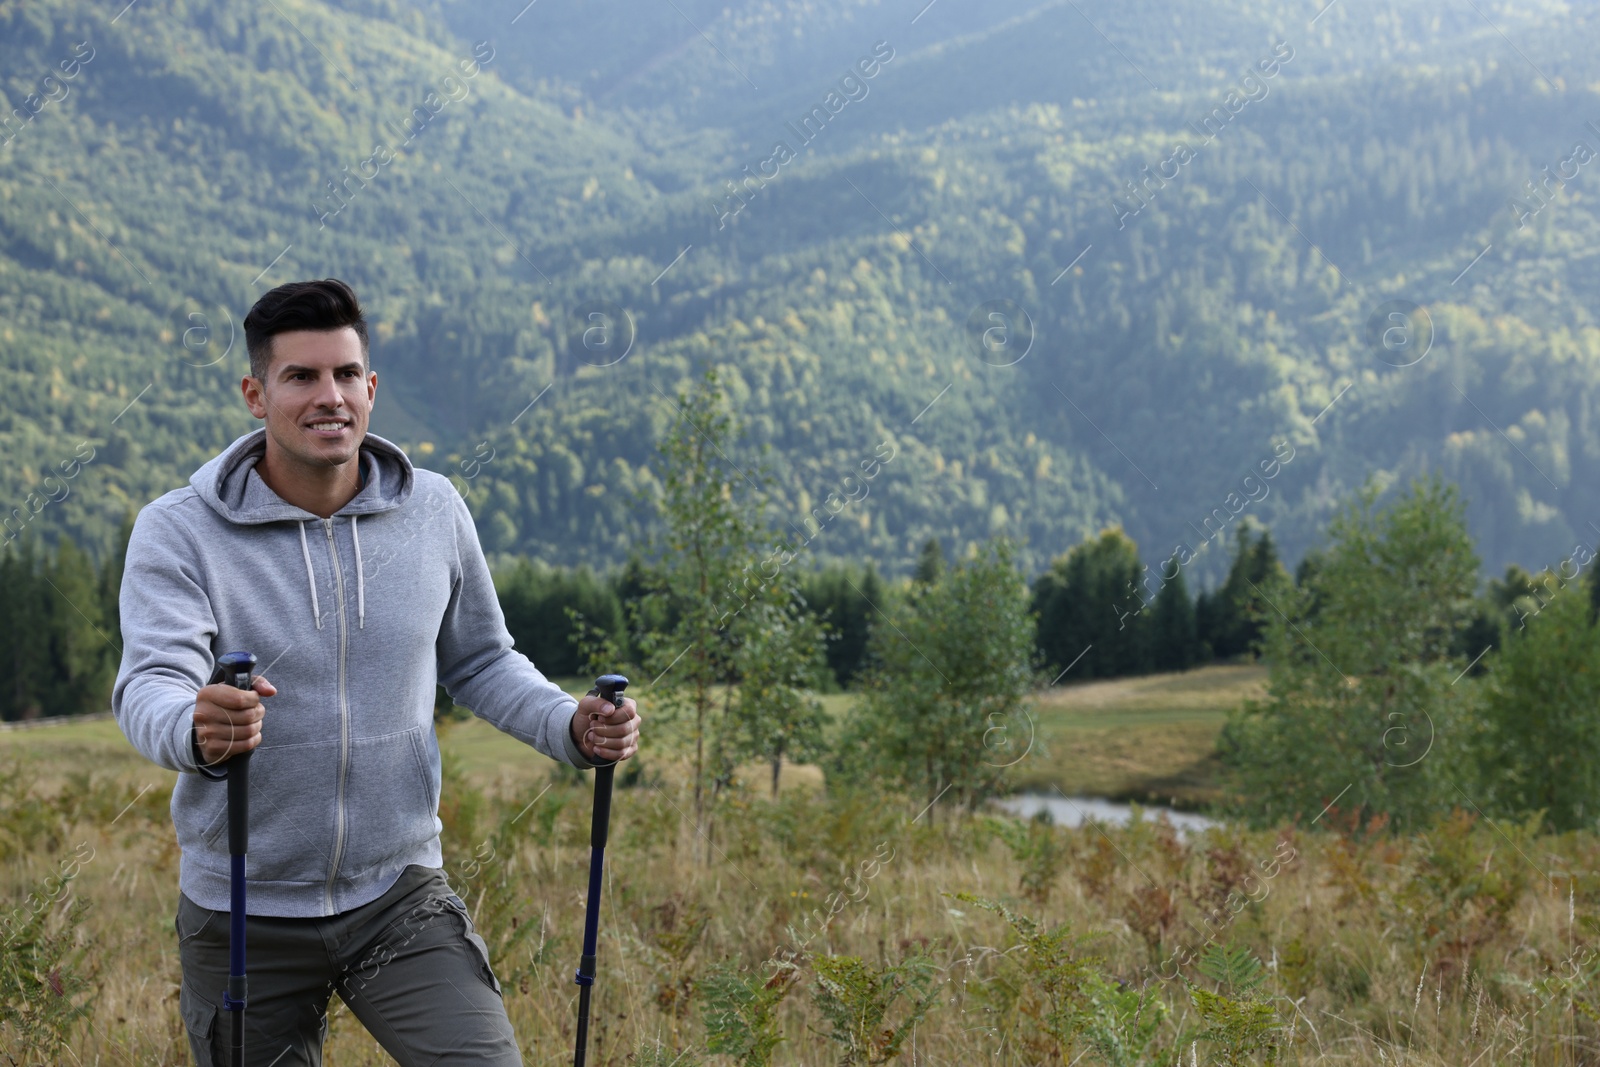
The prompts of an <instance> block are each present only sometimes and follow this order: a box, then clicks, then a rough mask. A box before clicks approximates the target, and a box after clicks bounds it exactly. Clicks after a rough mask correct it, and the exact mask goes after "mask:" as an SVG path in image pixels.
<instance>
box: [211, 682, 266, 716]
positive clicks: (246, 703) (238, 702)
mask: <svg viewBox="0 0 1600 1067" xmlns="http://www.w3.org/2000/svg"><path fill="white" fill-rule="evenodd" d="M214 688H215V691H214V692H213V693H212V694H211V695H210V696H208V697H207V698H206V699H207V700H208V701H210V702H211V703H212V704H215V705H216V706H217V707H219V708H224V709H226V710H228V711H243V710H244V709H245V708H253V707H255V706H256V705H258V704H260V703H261V694H260V693H257V692H256V691H255V690H253V689H235V688H234V687H233V686H231V685H218V686H216V687H214Z"/></svg>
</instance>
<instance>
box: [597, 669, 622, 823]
mask: <svg viewBox="0 0 1600 1067" xmlns="http://www.w3.org/2000/svg"><path fill="white" fill-rule="evenodd" d="M594 687H595V690H596V692H597V693H598V694H599V696H600V698H601V699H602V700H604V701H606V702H607V703H609V704H611V705H612V706H613V707H618V708H620V707H622V691H623V690H625V689H627V688H628V679H626V678H624V677H623V676H622V675H620V674H602V675H601V676H600V677H599V678H597V679H596V680H595V683H594ZM616 767H617V765H616V762H615V761H608V762H602V763H599V764H598V765H597V766H596V767H595V771H594V818H593V819H592V820H591V821H590V823H589V847H590V848H605V847H606V838H607V837H608V836H609V833H610V827H611V779H612V776H613V775H614V774H615V773H616Z"/></svg>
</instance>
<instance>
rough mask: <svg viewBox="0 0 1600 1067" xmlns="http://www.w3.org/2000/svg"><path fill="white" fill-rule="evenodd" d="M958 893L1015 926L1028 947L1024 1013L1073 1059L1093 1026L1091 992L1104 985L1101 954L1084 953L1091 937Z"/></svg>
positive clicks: (1022, 958) (1024, 955) (1025, 952)
mask: <svg viewBox="0 0 1600 1067" xmlns="http://www.w3.org/2000/svg"><path fill="white" fill-rule="evenodd" d="M954 896H955V899H957V900H961V901H965V902H966V903H968V904H973V905H976V906H977V907H980V908H982V909H984V910H985V911H990V912H993V913H994V914H996V915H998V916H1000V917H1001V918H1002V919H1004V920H1005V921H1006V923H1007V924H1008V925H1009V926H1010V927H1011V930H1012V933H1013V934H1014V935H1015V936H1016V938H1017V941H1018V942H1019V943H1020V945H1021V947H1022V948H1023V952H1022V954H1021V956H1020V959H1019V965H1020V967H1021V969H1022V972H1023V976H1024V978H1025V980H1026V982H1027V988H1028V994H1029V996H1028V997H1027V998H1025V999H1024V1001H1023V1002H1022V1004H1021V1005H1020V1006H1019V1011H1020V1012H1021V1014H1023V1015H1025V1016H1030V1017H1032V1018H1033V1019H1034V1020H1035V1022H1036V1023H1037V1024H1038V1026H1039V1028H1040V1029H1042V1030H1043V1031H1044V1032H1045V1034H1046V1035H1048V1037H1049V1038H1050V1039H1051V1040H1052V1041H1054V1042H1055V1044H1056V1046H1057V1049H1058V1050H1059V1051H1060V1053H1061V1055H1062V1057H1063V1058H1065V1059H1068V1060H1070V1059H1071V1056H1070V1049H1071V1046H1072V1043H1073V1041H1074V1040H1076V1039H1077V1036H1078V1035H1079V1033H1081V1032H1082V1031H1084V1030H1085V1028H1086V1027H1088V1026H1090V1025H1092V1020H1093V1019H1094V1015H1093V1008H1092V1005H1091V998H1092V994H1093V993H1094V991H1096V990H1098V989H1100V988H1102V987H1103V986H1104V985H1105V980H1104V978H1103V977H1102V976H1101V973H1100V966H1101V964H1102V962H1103V961H1102V960H1101V958H1100V957H1098V956H1087V955H1082V954H1080V951H1081V949H1082V947H1083V946H1084V944H1085V943H1086V942H1087V941H1089V940H1090V936H1089V935H1082V934H1075V933H1073V931H1072V927H1071V926H1070V925H1068V924H1066V923H1063V924H1061V925H1060V926H1057V927H1054V928H1051V929H1045V928H1043V927H1041V926H1040V925H1039V923H1037V922H1035V921H1034V920H1032V919H1030V918H1028V917H1027V916H1026V915H1018V914H1017V913H1015V912H1013V911H1012V910H1011V909H1010V908H1008V907H1006V906H1005V905H1004V904H1001V903H999V902H998V901H993V900H987V899H985V898H983V897H977V896H973V895H972V894H971V893H956V894H954ZM1103 1025H1104V1024H1103V1023H1102V1026H1103Z"/></svg>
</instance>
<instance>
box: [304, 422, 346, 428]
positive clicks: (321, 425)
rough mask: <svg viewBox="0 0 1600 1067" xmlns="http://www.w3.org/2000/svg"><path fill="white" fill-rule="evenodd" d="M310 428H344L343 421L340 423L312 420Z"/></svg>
mask: <svg viewBox="0 0 1600 1067" xmlns="http://www.w3.org/2000/svg"><path fill="white" fill-rule="evenodd" d="M311 428H312V429H313V430H342V429H344V423H342V422H313V423H312V424H311Z"/></svg>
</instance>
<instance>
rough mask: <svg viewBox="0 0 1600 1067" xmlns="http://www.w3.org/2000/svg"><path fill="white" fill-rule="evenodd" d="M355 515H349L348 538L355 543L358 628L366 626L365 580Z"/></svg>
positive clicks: (363, 628) (359, 536) (359, 535)
mask: <svg viewBox="0 0 1600 1067" xmlns="http://www.w3.org/2000/svg"><path fill="white" fill-rule="evenodd" d="M356 518H357V516H355V515H352V516H350V540H352V541H354V542H355V544H356V618H357V619H358V620H359V621H360V623H361V625H360V627H359V628H360V629H362V630H365V629H366V628H367V582H366V578H365V577H364V576H363V575H362V573H361V571H362V567H361V534H360V533H358V532H357V531H356Z"/></svg>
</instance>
